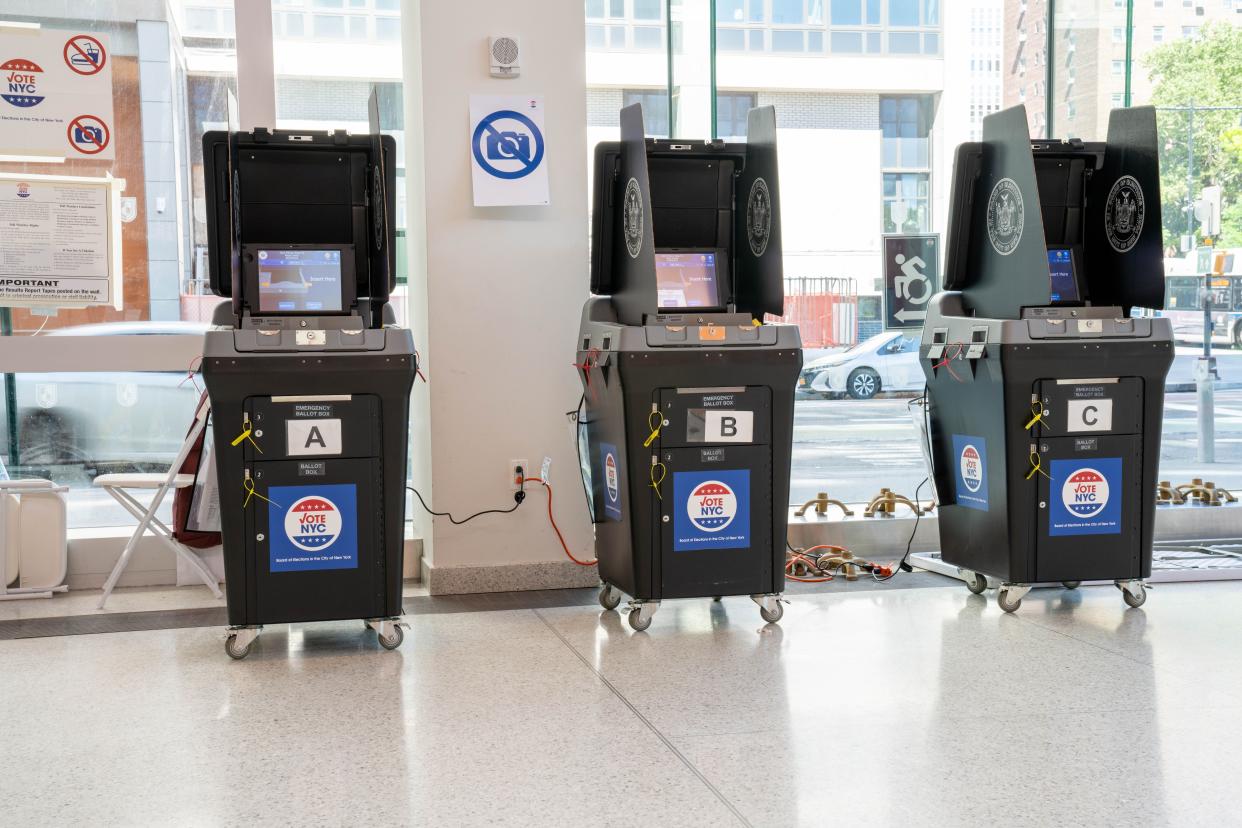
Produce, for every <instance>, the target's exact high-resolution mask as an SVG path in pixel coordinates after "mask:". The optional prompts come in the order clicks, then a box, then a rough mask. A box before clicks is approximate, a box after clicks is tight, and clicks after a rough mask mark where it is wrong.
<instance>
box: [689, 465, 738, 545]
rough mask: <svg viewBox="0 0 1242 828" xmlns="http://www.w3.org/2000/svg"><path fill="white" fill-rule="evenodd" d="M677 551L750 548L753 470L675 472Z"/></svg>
mask: <svg viewBox="0 0 1242 828" xmlns="http://www.w3.org/2000/svg"><path fill="white" fill-rule="evenodd" d="M673 508H674V511H673V551H675V552H684V551H687V550H694V549H748V548H749V547H750V470H749V469H730V470H725V469H712V470H711V471H698V472H689V471H687V472H674V473H673Z"/></svg>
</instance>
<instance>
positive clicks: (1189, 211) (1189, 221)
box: [1186, 101, 1195, 252]
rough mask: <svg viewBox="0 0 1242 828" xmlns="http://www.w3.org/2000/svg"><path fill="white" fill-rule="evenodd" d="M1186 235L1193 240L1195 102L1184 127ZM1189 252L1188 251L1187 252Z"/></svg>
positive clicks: (1191, 105) (1191, 106)
mask: <svg viewBox="0 0 1242 828" xmlns="http://www.w3.org/2000/svg"><path fill="white" fill-rule="evenodd" d="M1186 235H1188V236H1190V240H1191V242H1192V243H1193V242H1194V238H1195V102H1194V101H1191V102H1190V110H1189V121H1188V122H1187V126H1186ZM1188 252H1189V251H1188Z"/></svg>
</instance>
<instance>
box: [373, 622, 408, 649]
mask: <svg viewBox="0 0 1242 828" xmlns="http://www.w3.org/2000/svg"><path fill="white" fill-rule="evenodd" d="M392 629H393V633H392V636H391V637H389V636H383V635H381V636H380V637H379V643H380V646H381V647H383V648H384V649H385V650H395V649H397V648H398V647H400V646H401V642H402V641H404V640H405V632H404V631H402V629H401V627H400V626H396V627H393V628H392Z"/></svg>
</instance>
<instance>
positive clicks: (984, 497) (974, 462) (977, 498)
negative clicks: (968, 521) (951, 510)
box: [953, 434, 988, 512]
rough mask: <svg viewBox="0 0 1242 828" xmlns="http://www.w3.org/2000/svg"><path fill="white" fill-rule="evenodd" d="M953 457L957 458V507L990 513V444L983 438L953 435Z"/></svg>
mask: <svg viewBox="0 0 1242 828" xmlns="http://www.w3.org/2000/svg"><path fill="white" fill-rule="evenodd" d="M953 455H954V456H955V457H956V458H957V474H956V475H955V483H956V485H955V487H954V488H955V489H956V491H955V494H956V495H957V505H958V506H965V507H966V508H967V509H978V510H979V511H981V512H986V511H988V444H987V441H986V440H984V439H983V438H982V437H970V436H968V435H964V434H954V435H953Z"/></svg>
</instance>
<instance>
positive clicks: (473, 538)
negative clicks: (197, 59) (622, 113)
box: [403, 0, 593, 589]
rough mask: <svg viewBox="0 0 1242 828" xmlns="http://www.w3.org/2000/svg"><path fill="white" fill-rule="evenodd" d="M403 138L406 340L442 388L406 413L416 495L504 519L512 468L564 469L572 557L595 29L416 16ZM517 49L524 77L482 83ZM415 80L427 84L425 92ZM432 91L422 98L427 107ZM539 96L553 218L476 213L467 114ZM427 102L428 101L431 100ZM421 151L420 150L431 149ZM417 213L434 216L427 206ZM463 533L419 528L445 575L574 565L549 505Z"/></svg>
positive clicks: (564, 17) (417, 393) (499, 2)
mask: <svg viewBox="0 0 1242 828" xmlns="http://www.w3.org/2000/svg"><path fill="white" fill-rule="evenodd" d="M403 26H405V27H406V33H405V34H406V39H405V42H406V43H407V44H415V43H421V55H420V54H418V53H417V52H416V50H415V49H412V48H407V49H406V57H405V62H406V85H405V89H406V96H407V98H406V118H407V123H406V135H407V136H409V138H408V140H407V144H408V146H407V153H408V156H407V171H408V176H409V178H408V186H409V191H408V197H409V203H410V213H409V222H408V224H409V226H410V228H411V233H412V234H413V233H414V232H415V231H414V228H418V227H420V226H421V225H422V223H423V222H422V219H423V211H424V210H425V227H426V236H425V239H422V238H418V237H416V236H413V235H412V236H411V240H410V255H411V268H410V270H411V278H410V294H411V299H410V325H411V327H412V328H413V329H414V336H415V341H416V343H417V344H418V347H419V350H420V352H421V355H422V359H423V366H424V372H425V373H426V375H427V378H428V379H429V380H430V384H429V385H428V384H423V383H422V382H418V383H416V384H415V387H414V394H413V399H412V409H413V430H412V444H413V445H412V453H413V479H414V480H415V484H416V485H417V486H418V487H419V489H420V490H421V491H422V493H423V495H424V497H427V498H428V500H429V501H430V502H432V504H433V505H434V507H435V508H436V509H437V510H440V511H444V510H451V511H452V512H453V513H454V514H456V515H458V516H462V515H465V514H467V513H470V512H474V511H477V510H479V509H484V508H506V507H508V506H510V505H512V502H513V501H512V495H511V492H510V490H509V487H508V485H507V481H506V479H505V470H506V466H507V464H508V461H509V459H510V458H527V459H529V460H530V462H531V464H532V466H534V468H533V469H530V470H529V472H528V473H531V474H538V470H539V464H540V462H541V460H542V458H543V457H544V456H545V455H547V456H549V457H551V458H552V473H551V481H552V484H553V488H554V489H555V494H556V518H557V521H558V523H559V524H560V527H561V530H562V531H563V532H564V534H565V538H566V540H567V541H568V542H569V545H570V548H571V550H572V551H573V552H574V554H575V555H578V556H579V557H581V556H582V555H584V554H585V555H587V556H588V557H590V556H592V552H591V549H592V547H593V537H592V531H591V526H590V521H589V517H588V515H587V511H586V506H585V503H584V499H583V493H582V484H581V483H580V481H579V476H578V471H577V457H576V452H575V447H574V443H573V439H572V432H571V429H570V426H569V423H568V420H567V418H566V416H565V412H566V411H569V410H571V409H573V408H574V407H575V405H576V403H577V402H578V397H579V394H580V393H581V391H580V387H579V384H578V380H577V377H576V375H575V373H574V370H573V368H572V367H571V365H572V362H573V359H574V342H575V339H576V334H577V328H578V318H579V314H580V312H581V308H582V304H583V302H584V301H585V299H586V297H587V290H588V278H587V201H586V192H587V182H586V170H587V163H586V155H585V153H586V83H585V54H586V48H585V42H584V38H585V22H584V19H583V5H582V2H581V0H542V2H539V3H514V2H511V1H510V0H455V1H454V2H442V1H441V0H423V2H421V3H420V2H419V1H418V0H407V3H406V5H405V8H404V9H403ZM494 34H515V35H518V36H519V37H520V38H521V43H522V53H523V57H522V60H521V72H522V74H521V77H520V78H518V79H516V80H498V79H493V78H491V77H490V76H489V75H488V62H487V38H488V36H489V35H494ZM420 77H421V83H420V82H419V78H420ZM420 87H421V95H420ZM472 93H478V94H493V95H494V94H519V95H526V94H541V95H543V96H544V99H545V102H546V135H545V138H546V142H547V157H546V160H545V161H544V163H545V164H547V165H548V174H549V179H550V183H551V206H549V207H522V208H476V207H474V206H472V193H471V183H470V165H469V135H468V128H469V124H468V121H469V109H468V107H469V96H470V95H471V94H472ZM420 98H421V100H420ZM420 137H421V141H420V140H419V138H420ZM420 195H422V196H423V197H424V198H425V204H422V205H420V204H419V203H418V202H419V200H420ZM528 488H530V489H531V490H530V497H529V498H528V500H527V502H526V504H525V505H524V506H522V507H521V508H520V509H519V510H518V511H517V512H516V513H514V514H512V515H505V516H500V515H492V516H487V517H483V518H480V519H479V520H477V521H474V522H472V523H470V524H468V525H466V526H461V527H457V526H452V525H450V524H449V522H448V520H447V519H445V518H436V519H435V520H434V522H430V521H429V520H428V518H427V516H426V515H425V514H424V513H423V512H422V511H421V508H420V507H419V506H418V505H417V503H415V506H414V512H413V517H414V520H415V526H416V528H417V529H418V530H420V532H421V534H422V535H423V537H424V539H425V542H426V547H425V548H426V557H427V560H428V562H429V563H430V564H431V566H432V568H433V573H432V580H433V589H434V581H435V572H434V570H439V569H443V568H446V567H447V568H455V567H475V566H497V565H503V564H530V563H554V562H555V563H559V562H562V561H565V557H564V554H563V552H562V551H561V547H560V544H559V543H558V541H557V539H556V536H555V534H554V533H553V531H552V529H551V527H550V526H549V524H548V519H547V510H546V501H545V497H546V495H545V494H544V493H543V492H542V491H539V490H538V487H528Z"/></svg>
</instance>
